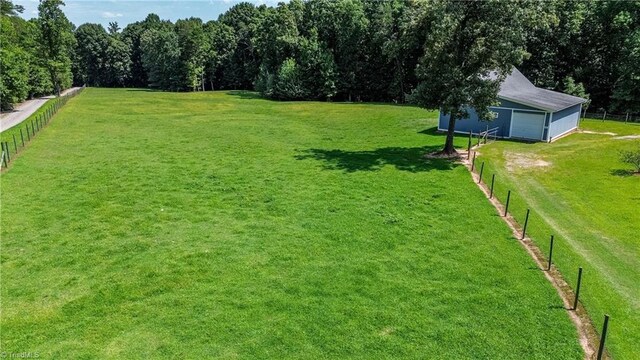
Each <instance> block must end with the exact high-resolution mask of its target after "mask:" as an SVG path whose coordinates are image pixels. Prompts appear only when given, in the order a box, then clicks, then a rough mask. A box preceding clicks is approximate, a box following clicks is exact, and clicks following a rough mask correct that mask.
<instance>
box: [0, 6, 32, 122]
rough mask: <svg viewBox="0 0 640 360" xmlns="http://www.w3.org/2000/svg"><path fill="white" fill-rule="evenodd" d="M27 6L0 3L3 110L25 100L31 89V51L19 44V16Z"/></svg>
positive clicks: (0, 59)
mask: <svg viewBox="0 0 640 360" xmlns="http://www.w3.org/2000/svg"><path fill="white" fill-rule="evenodd" d="M23 10H24V9H23V8H22V7H20V6H17V5H13V4H12V3H11V2H9V1H6V0H1V2H0V12H1V13H0V15H1V16H0V29H1V31H0V44H2V46H1V47H0V109H1V110H7V109H11V108H12V107H13V104H14V103H16V102H19V101H22V100H24V99H25V98H26V97H27V94H28V92H29V83H28V81H29V68H28V53H27V52H26V51H25V49H24V48H23V47H21V46H20V36H19V31H20V29H16V27H20V25H21V23H22V22H24V20H22V19H20V18H19V17H18V14H19V13H21V12H22V11H23Z"/></svg>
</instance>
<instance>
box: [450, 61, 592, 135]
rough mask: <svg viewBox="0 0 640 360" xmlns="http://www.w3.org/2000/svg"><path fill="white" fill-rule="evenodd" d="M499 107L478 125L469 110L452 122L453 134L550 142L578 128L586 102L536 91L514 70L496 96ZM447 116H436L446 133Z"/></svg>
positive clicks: (580, 99)
mask: <svg viewBox="0 0 640 360" xmlns="http://www.w3.org/2000/svg"><path fill="white" fill-rule="evenodd" d="M498 100H499V101H500V105H498V106H492V107H490V108H489V109H490V110H491V111H492V112H494V113H495V114H496V118H495V119H493V120H492V121H482V119H479V118H478V115H477V113H476V111H475V110H474V109H473V108H469V109H468V112H469V117H468V118H466V119H462V120H458V121H456V129H455V130H456V132H462V133H467V134H468V133H469V131H471V132H472V133H474V134H479V133H481V132H483V131H487V130H493V131H492V132H493V133H494V134H495V135H496V136H497V137H502V138H514V139H524V140H531V141H546V142H551V141H553V140H555V139H557V138H559V137H561V136H563V135H566V134H569V133H571V132H572V131H575V130H576V129H577V128H578V122H579V120H580V111H581V108H582V104H583V103H584V102H586V101H587V100H586V99H583V98H580V97H576V96H571V95H567V94H563V93H560V92H557V91H551V90H546V89H541V88H538V87H536V86H535V85H533V84H532V83H531V81H529V80H528V79H527V78H526V77H525V76H524V75H522V73H521V72H520V71H518V69H515V68H514V69H513V72H512V73H511V74H509V76H507V78H506V79H505V80H504V82H503V83H502V84H501V86H500V91H499V92H498ZM448 126H449V115H445V114H443V113H442V111H441V112H440V120H439V122H438V130H441V131H446V130H447V127H448Z"/></svg>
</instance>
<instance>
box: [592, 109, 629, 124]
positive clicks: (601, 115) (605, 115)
mask: <svg viewBox="0 0 640 360" xmlns="http://www.w3.org/2000/svg"><path fill="white" fill-rule="evenodd" d="M582 117H583V118H587V119H594V120H602V121H605V120H611V121H622V122H633V123H640V114H632V113H625V114H611V113H609V112H606V111H605V112H584V113H583V116H582Z"/></svg>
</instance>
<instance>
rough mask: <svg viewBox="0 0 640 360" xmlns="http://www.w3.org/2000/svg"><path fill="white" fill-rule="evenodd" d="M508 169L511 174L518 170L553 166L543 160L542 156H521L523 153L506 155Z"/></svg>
mask: <svg viewBox="0 0 640 360" xmlns="http://www.w3.org/2000/svg"><path fill="white" fill-rule="evenodd" d="M505 160H506V168H507V170H509V172H515V171H518V170H525V169H535V168H546V167H549V166H551V163H550V162H548V161H545V160H543V159H542V158H541V157H540V156H538V155H535V154H521V153H512V152H509V153H506V155H505Z"/></svg>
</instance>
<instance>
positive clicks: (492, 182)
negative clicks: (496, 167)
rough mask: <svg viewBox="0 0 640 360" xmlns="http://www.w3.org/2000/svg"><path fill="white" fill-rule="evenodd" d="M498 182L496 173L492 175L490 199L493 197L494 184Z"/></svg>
mask: <svg viewBox="0 0 640 360" xmlns="http://www.w3.org/2000/svg"><path fill="white" fill-rule="evenodd" d="M495 183H496V174H493V175H492V176H491V192H490V193H489V199H493V185H494V184H495Z"/></svg>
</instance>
